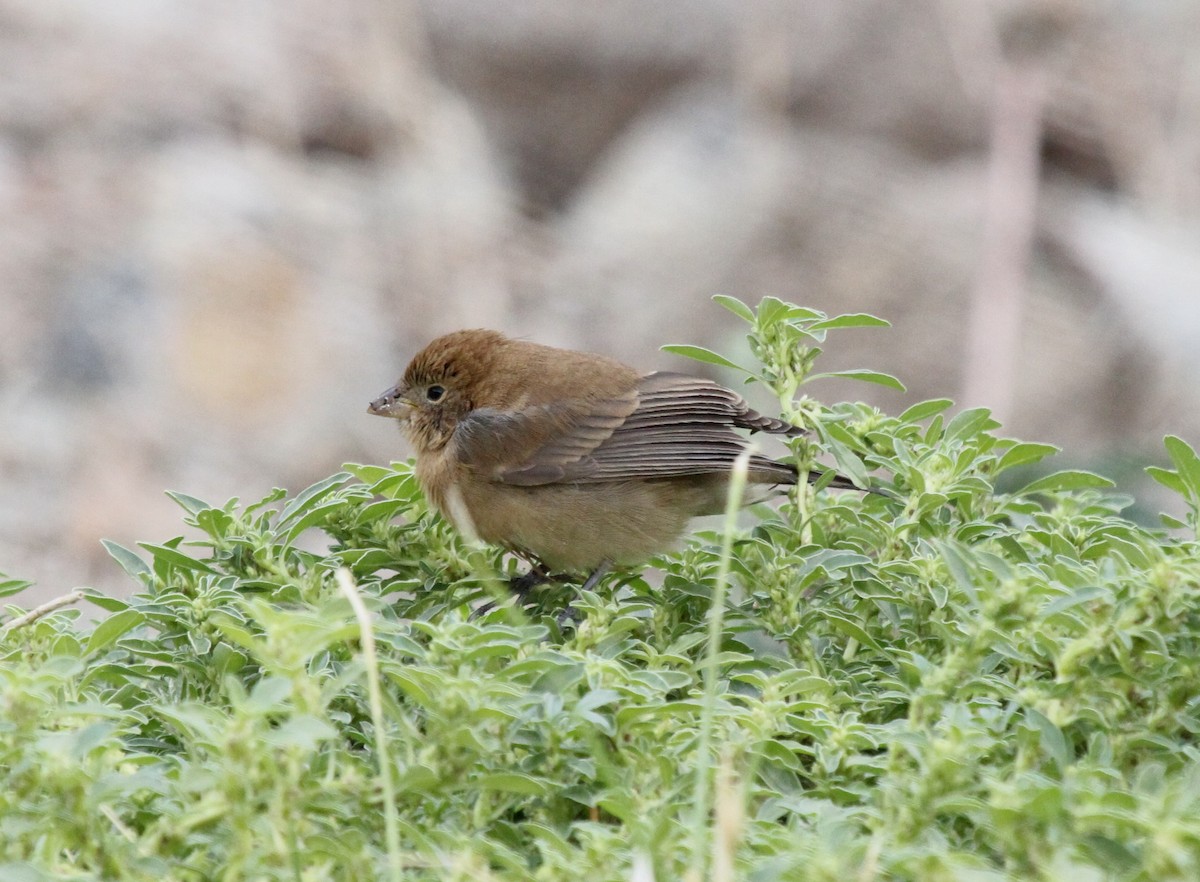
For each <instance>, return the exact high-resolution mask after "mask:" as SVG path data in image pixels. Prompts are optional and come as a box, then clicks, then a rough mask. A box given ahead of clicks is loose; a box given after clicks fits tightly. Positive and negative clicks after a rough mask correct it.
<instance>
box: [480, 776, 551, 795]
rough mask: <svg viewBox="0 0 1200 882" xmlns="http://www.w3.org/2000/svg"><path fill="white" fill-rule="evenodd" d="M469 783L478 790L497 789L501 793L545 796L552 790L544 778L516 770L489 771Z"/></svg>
mask: <svg viewBox="0 0 1200 882" xmlns="http://www.w3.org/2000/svg"><path fill="white" fill-rule="evenodd" d="M471 784H472V786H473V787H477V788H479V789H480V790H498V791H500V792H501V793H516V794H518V795H520V796H545V795H546V794H548V793H550V792H551V790H552V787H551V784H550V782H549V781H547V780H546V779H545V778H535V777H534V776H533V775H521V774H518V773H516V772H491V773H490V774H487V775H480V776H479V777H478V778H476V779H474V780H473V781H472V782H471Z"/></svg>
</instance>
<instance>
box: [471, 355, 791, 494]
mask: <svg viewBox="0 0 1200 882" xmlns="http://www.w3.org/2000/svg"><path fill="white" fill-rule="evenodd" d="M735 428H742V429H748V430H750V431H752V432H770V433H773V434H788V435H795V434H799V433H800V432H801V431H802V430H801V429H800V428H798V427H797V426H793V425H791V424H790V423H785V422H783V421H781V420H776V419H772V418H770V417H766V416H763V415H762V414H760V413H758V412H756V411H754V410H753V409H751V408H750V406H749V405H748V404H747V403H746V402H745V400H744V399H743V398H742V397H741V396H740V395H738V394H737V393H736V392H733V391H732V390H729V389H726V388H724V387H723V386H720V385H718V384H717V383H713V382H711V381H709V380H704V379H701V378H699V377H690V376H687V375H684V374H674V373H665V372H662V373H654V374H649V375H647V376H645V377H642V378H641V379H640V380H639V381H638V383H637V385H636V386H635V387H634V388H633V389H631V390H630V391H629V393H628V394H627V395H624V396H621V397H617V398H609V399H603V400H599V401H570V402H561V403H555V404H548V405H539V406H536V407H530V408H527V409H524V410H520V411H516V412H504V411H496V410H490V409H486V408H484V409H479V410H475V411H472V412H471V413H470V414H469V415H468V416H467V417H466V418H465V419H463V420H462V421H461V422H460V423H459V426H458V428H457V430H456V431H455V436H454V441H453V442H452V443H455V444H456V445H458V455H459V457H460V459H461V461H463V462H466V463H468V464H470V465H471V466H472V467H474V468H475V469H477V470H480V471H483V472H485V473H487V474H489V475H490V476H491V478H492V479H493V480H496V481H500V482H502V483H507V484H515V485H521V486H536V485H541V484H554V483H560V482H567V483H600V482H609V481H625V480H631V479H639V478H640V479H647V478H673V477H682V476H685V475H703V474H714V473H724V472H727V471H729V469H730V468H731V467H732V466H733V461H734V459H735V458H736V457H737V456H738V454H739V453H741V452H742V450H743V449H744V448H745V446H746V441H745V439H744V438H742V437H741V436H740V435H738V434H737V432H735V431H734V429H735ZM750 471H751V474H752V475H753V477H754V479H755V480H757V481H778V482H780V483H791V482H794V481H795V479H796V471H795V469H794V468H793V467H792V466H790V465H789V464H787V463H779V462H775V461H774V460H772V459H769V458H767V457H765V456H761V455H759V454H754V455H753V456H751V458H750Z"/></svg>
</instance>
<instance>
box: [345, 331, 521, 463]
mask: <svg viewBox="0 0 1200 882" xmlns="http://www.w3.org/2000/svg"><path fill="white" fill-rule="evenodd" d="M507 340H508V338H506V337H505V336H504V335H503V334H500V333H498V332H496V331H485V330H470V331H455V332H454V333H452V334H446V335H445V336H443V337H438V338H437V339H436V340H434V341H433V342H432V343H430V344H429V345H428V346H426V347H425V348H424V349H422V350H421V351H420V352H418V353H417V354H416V355H415V356H414V357H413V360H412V361H411V362H409V364H408V367H407V368H406V369H405V371H404V376H403V377H402V378H401V380H400V382H399V383H397V384H396V385H395V386H393V387H392V388H391V389H388V390H387V391H386V392H384V393H383V395H381V396H380V397H379V398H377V399H375V400H374V401H372V402H371V404H370V405H369V406H368V407H367V412H368V413H373V414H375V415H376V416H384V417H391V418H392V419H396V420H399V421H400V424H401V427H402V428H403V429H404V431H405V433H406V434H407V435H408V437H409V440H410V441H411V442H412V444H413V446H414V447H415V448H416V450H417V453H418V454H420V453H423V452H427V451H432V450H437V449H439V448H441V447H444V446H445V444H446V442H447V441H449V440H450V436H451V435H453V434H454V429H455V427H456V426H457V425H458V421H459V420H460V419H462V418H463V416H465V415H466V414H468V413H470V412H471V411H472V410H474V409H475V408H476V407H480V406H482V405H485V404H486V403H487V401H486V396H487V389H486V378H487V377H488V376H489V373H490V372H491V370H492V367H493V364H494V362H495V359H496V355H497V353H498V352H499V351H500V349H501V348H503V346H504V345H505V343H506V342H507Z"/></svg>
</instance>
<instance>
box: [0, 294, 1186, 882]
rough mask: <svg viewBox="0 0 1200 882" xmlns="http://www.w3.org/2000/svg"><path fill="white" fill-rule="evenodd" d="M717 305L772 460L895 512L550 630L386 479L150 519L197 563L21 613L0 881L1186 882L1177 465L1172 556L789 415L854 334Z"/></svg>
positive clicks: (998, 452)
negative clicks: (787, 426)
mask: <svg viewBox="0 0 1200 882" xmlns="http://www.w3.org/2000/svg"><path fill="white" fill-rule="evenodd" d="M720 302H721V303H722V305H724V306H726V307H727V308H728V309H730V311H731V312H733V313H734V314H736V315H737V316H739V317H741V318H742V319H743V320H745V321H746V322H747V323H748V324H749V333H750V342H751V350H752V351H753V353H754V355H755V357H756V358H757V359H758V360H759V361H760V362H761V365H762V366H761V367H759V368H756V369H755V371H754V374H755V375H756V376H757V377H758V379H759V380H760V381H761V382H763V383H765V384H766V386H767V387H768V388H770V389H771V390H772V391H773V392H774V393H775V394H776V395H777V396H778V397H779V399H780V406H781V408H782V410H783V412H784V413H785V414H786V415H787V416H788V417H790V418H792V419H794V420H797V421H802V422H803V423H804V424H806V425H810V426H812V427H813V429H814V432H813V433H812V434H811V435H810V436H808V437H807V438H805V439H798V440H797V441H795V442H793V446H794V453H795V455H796V457H797V461H798V462H800V463H801V464H802V465H803V466H808V465H811V464H812V458H813V456H814V455H815V454H816V453H817V452H823V453H824V454H826V455H827V457H831V458H832V461H833V462H834V463H836V465H837V467H838V468H839V469H840V470H841V471H843V472H844V473H846V474H849V475H852V476H855V477H857V478H859V479H865V478H866V477H867V475H868V474H870V475H871V480H873V481H874V482H876V483H882V484H884V485H886V486H888V487H890V488H891V489H892V490H893V491H894V493H895V497H894V498H892V497H889V496H885V495H881V494H861V493H853V492H836V493H835V492H831V491H829V490H826V489H821V488H820V483H821V482H818V485H817V487H816V488H805V489H804V490H803V491H802V492H799V493H796V494H793V496H792V497H789V498H788V499H787V501H785V502H784V503H783V504H782V505H780V506H777V507H761V508H758V509H755V511H754V518H753V519H752V522H750V523H748V522H747V521H746V519H745V518H743V519H742V520H741V521H740V522H739V523H740V524H741V526H735V525H733V524H732V523H728V524H727V525H726V527H725V528H724V529H723V530H720V531H717V532H712V533H701V534H699V535H697V536H695V537H694V538H692V539H691V540H690V541H689V542H688V543H687V545H686V547H685V548H684V549H682V550H681V551H680V552H679V553H678V554H676V555H671V556H667V557H664V558H662V559H661V560H658V561H656V562H655V564H654V566H653V567H652V568H651V569H649V570H647V572H646V573H644V574H641V575H630V574H626V575H625V576H623V577H621V578H617V579H609V580H606V582H605V583H603V584H602V586H601V590H600V591H598V592H597V593H595V594H589V595H587V596H584V597H581V598H578V599H577V600H576V601H575V607H576V609H577V610H578V611H579V612H580V613H581V621H580V623H579V625H578V627H570V626H560V624H559V618H560V617H559V616H558V615H557V613H558V611H559V610H560V608H561V606H562V604H563V603H564V602H565V601H566V600H567V599H568V598H569V596H570V595H569V592H568V591H567V590H565V589H556V588H553V587H552V588H550V589H548V590H547V591H545V592H543V593H542V594H541V595H539V597H538V600H537V605H536V606H535V607H533V608H531V609H529V610H528V611H526V612H525V613H522V612H520V611H517V610H514V609H512V608H511V607H509V606H500V607H498V608H496V609H493V610H492V611H490V612H488V613H487V614H486V615H483V616H481V617H478V618H474V619H473V618H471V615H470V612H471V607H472V605H474V604H475V601H478V600H481V599H483V598H486V597H488V596H493V595H496V594H498V593H499V592H501V591H502V590H503V586H502V582H501V581H500V578H503V577H504V576H507V575H509V574H511V573H513V572H515V571H516V568H515V563H514V562H513V561H511V560H506V559H503V558H502V557H501V556H500V555H499V554H498V553H496V552H495V551H494V550H490V549H479V548H469V547H466V546H465V545H463V544H462V543H461V541H460V540H459V539H458V538H457V537H456V536H455V535H454V534H453V532H452V531H451V530H450V529H449V528H448V527H447V526H446V525H445V524H443V523H442V521H441V520H440V519H438V518H437V517H435V516H433V515H431V514H430V513H429V512H428V511H427V510H426V508H425V505H424V502H423V500H422V499H421V496H420V495H419V492H418V489H417V487H416V485H415V481H414V479H413V477H412V474H411V471H410V468H409V466H408V465H406V464H402V463H401V464H394V465H393V466H392V467H390V468H382V467H376V466H347V467H346V470H345V471H343V472H340V473H338V474H336V475H333V476H332V477H330V478H328V479H327V480H325V481H322V482H320V483H318V484H316V485H314V486H312V487H309V488H308V489H307V490H305V491H304V492H302V493H300V494H298V495H296V496H294V497H291V498H288V497H286V495H285V494H284V493H283V492H282V491H280V492H277V493H275V494H273V495H271V496H269V497H268V498H266V499H264V500H261V501H259V502H256V503H254V504H252V505H245V506H243V505H241V504H239V503H238V501H237V500H233V501H230V502H228V503H226V504H224V505H220V506H212V505H208V504H206V503H203V502H201V501H199V500H197V499H193V498H191V497H188V496H185V495H182V494H173V496H174V498H175V499H176V500H177V501H178V503H179V504H180V506H181V507H182V508H183V510H184V512H185V521H186V522H187V524H188V525H190V526H191V527H193V528H195V531H194V533H193V535H198V536H199V537H200V538H199V539H195V540H191V541H184V540H183V539H182V538H175V539H171V540H169V541H166V542H163V543H161V544H150V543H144V544H142V545H141V551H140V552H138V553H135V552H134V551H131V550H129V549H125V548H121V547H119V546H116V545H112V544H109V550H110V551H111V552H112V555H113V557H114V558H115V559H116V560H117V562H118V563H119V564H120V565H121V566H122V567H124V568H125V570H126V571H128V573H129V574H130V576H131V577H132V578H133V579H135V580H136V581H137V582H138V585H139V593H137V594H135V595H133V596H132V597H131V598H130V599H129V600H127V601H125V600H117V599H114V598H111V597H103V596H98V595H96V594H94V593H88V599H89V600H90V601H91V602H92V603H94V604H97V605H98V606H100V607H101V608H102V609H103V610H104V612H105V615H104V617H102V618H101V619H100V620H99V621H98V622H96V623H95V624H94V625H87V626H83V625H82V624H81V622H80V619H79V611H78V610H76V609H59V610H56V611H53V612H48V613H46V614H43V615H40V616H37V617H27V618H25V619H23V620H22V619H17V618H15V617H16V616H17V615H19V612H20V611H18V610H15V609H10V613H11V616H10V617H9V618H8V620H7V624H6V625H5V626H4V631H3V633H2V635H0V658H2V663H0V695H2V701H3V713H2V715H0V878H2V879H4V880H8V882H25V880H41V879H78V880H85V879H86V880H93V879H94V880H100V879H104V880H162V879H171V880H208V879H227V880H234V879H254V880H259V879H271V880H273V879H279V880H284V879H287V880H323V879H331V880H366V879H376V878H379V879H393V878H408V879H430V880H433V879H437V880H441V879H470V880H486V879H513V880H517V879H530V878H532V879H545V880H557V879H563V880H577V879H588V880H594V882H600V880H609V879H612V880H628V879H638V880H648V879H652V878H657V879H660V880H668V879H678V878H694V879H701V878H705V877H708V878H713V879H732V878H743V879H763V880H766V879H776V878H787V879H801V880H836V882H845V880H852V879H862V880H870V879H904V880H921V882H929V880H947V882H949V880H954V882H960V880H1062V879H1072V880H1155V882H1160V880H1175V879H1178V880H1192V879H1196V878H1200V763H1198V757H1197V749H1196V744H1195V736H1196V733H1197V732H1198V731H1200V689H1198V686H1197V684H1198V683H1200V670H1198V669H1200V614H1198V610H1197V596H1198V594H1200V554H1198V552H1197V542H1196V537H1197V527H1198V524H1200V522H1198V520H1197V506H1198V505H1200V459H1197V457H1196V455H1195V454H1194V453H1193V452H1192V450H1191V448H1190V447H1188V446H1187V445H1186V444H1184V443H1183V442H1181V441H1179V440H1178V439H1174V438H1169V439H1168V441H1167V449H1168V453H1169V454H1170V456H1171V458H1172V460H1173V463H1174V465H1175V468H1174V469H1172V470H1166V469H1156V470H1152V473H1153V474H1154V476H1155V477H1156V478H1157V479H1158V480H1159V481H1160V482H1162V483H1164V484H1165V485H1167V486H1168V487H1170V488H1171V489H1172V490H1174V491H1175V492H1177V493H1178V494H1179V495H1180V496H1182V497H1183V499H1184V500H1185V501H1186V504H1187V507H1188V510H1189V512H1190V514H1189V515H1188V517H1187V521H1186V523H1179V522H1171V523H1169V524H1168V525H1167V526H1168V528H1169V529H1165V530H1161V531H1156V530H1150V529H1147V528H1145V527H1142V526H1138V525H1136V524H1134V523H1132V522H1130V521H1129V520H1126V519H1124V518H1122V516H1121V514H1120V512H1121V511H1122V508H1123V507H1124V506H1125V505H1126V504H1127V502H1128V500H1125V499H1121V498H1118V497H1115V496H1113V495H1112V494H1111V491H1110V489H1109V482H1107V481H1106V480H1104V479H1103V478H1100V477H1098V476H1096V475H1092V474H1089V473H1086V472H1078V471H1069V472H1059V473H1053V474H1048V475H1046V474H1043V477H1041V478H1039V479H1037V480H1034V481H1033V483H1031V484H1029V485H1028V486H1025V487H1024V488H1023V489H1020V490H1016V491H1014V492H997V491H996V480H997V478H999V477H1000V476H1001V475H1002V474H1004V473H1006V472H1008V471H1009V470H1010V469H1014V468H1016V467H1018V466H1028V465H1029V464H1031V463H1034V462H1036V461H1038V460H1041V459H1043V458H1045V457H1047V456H1049V455H1050V454H1052V453H1053V448H1051V447H1049V446H1047V445H1042V444H1031V443H1021V442H1017V441H1013V440H1009V439H1004V438H1001V437H999V436H998V435H997V434H996V430H997V429H998V428H999V427H998V425H997V424H996V423H995V421H993V420H992V419H991V417H990V415H989V414H988V412H987V411H985V410H968V411H963V412H960V413H957V414H956V415H954V416H953V417H952V418H947V417H946V413H947V411H948V410H949V409H950V408H951V402H949V401H944V400H940V401H930V402H925V403H922V404H918V405H916V406H914V407H912V408H910V409H909V410H907V411H906V412H904V413H902V414H900V415H899V416H887V415H884V414H881V413H879V412H877V411H875V410H873V409H871V408H868V407H866V406H864V405H859V404H842V405H837V406H835V407H832V408H826V407H824V406H822V405H820V404H818V403H817V402H815V401H813V400H811V399H809V398H805V397H801V398H797V397H796V395H797V391H798V389H799V387H800V385H801V384H802V383H803V382H804V381H806V380H808V379H812V377H813V375H812V374H811V371H812V368H813V363H814V359H815V358H816V356H817V354H818V353H819V351H820V350H819V347H820V346H821V345H822V343H823V341H824V337H825V333H826V332H827V331H829V330H831V329H834V328H838V327H846V326H855V325H871V324H881V323H880V322H878V320H875V319H871V318H870V317H866V316H843V317H839V318H836V319H827V318H826V317H825V316H823V315H820V314H818V313H815V312H812V311H809V310H804V309H800V308H798V307H794V306H790V305H788V304H785V303H782V302H780V301H777V300H772V299H767V300H764V301H763V302H762V304H760V306H759V307H758V309H757V310H756V311H751V310H750V309H749V308H747V307H745V306H744V305H742V304H740V303H738V302H737V301H734V300H732V299H730V298H721V299H720ZM677 348H678V349H682V350H684V351H685V352H686V353H687V354H691V355H693V356H695V357H699V358H702V359H705V360H709V361H718V362H721V363H726V364H731V363H729V362H727V361H726V360H725V359H723V358H722V357H720V356H717V355H715V354H713V353H707V352H705V351H704V350H698V349H694V348H692V347H677ZM747 373H749V372H747ZM855 373H857V374H858V375H859V376H860V377H861V378H862V379H866V380H871V381H875V382H884V383H890V384H894V383H895V381H894V380H893V379H891V378H890V377H887V376H884V375H880V374H875V373H871V372H866V371H863V372H855ZM321 533H323V534H324V535H325V536H327V537H329V539H330V540H331V543H332V544H329V543H328V542H326V543H318V542H316V541H314V537H319V536H320V535H321ZM326 545H328V547H325V546H326ZM317 547H321V550H319V551H317V550H313V549H314V548H317ZM342 568H345V569H344V571H342ZM339 571H342V573H341V575H340V576H339ZM498 576H499V577H500V578H498ZM22 587H24V583H22V582H20V581H18V580H9V581H3V580H0V591H3V592H4V593H7V594H13V593H16V592H17V591H19V590H20V589H21V588H22ZM360 603H361V604H364V605H365V607H366V611H365V612H364V611H363V610H361V609H360V610H359V614H358V615H356V606H357V605H359V604H360ZM364 622H365V623H367V624H368V627H366V628H364V627H363V623H364Z"/></svg>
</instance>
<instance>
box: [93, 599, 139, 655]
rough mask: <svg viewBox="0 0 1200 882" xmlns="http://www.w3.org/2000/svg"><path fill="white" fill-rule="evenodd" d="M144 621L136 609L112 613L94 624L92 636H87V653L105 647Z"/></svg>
mask: <svg viewBox="0 0 1200 882" xmlns="http://www.w3.org/2000/svg"><path fill="white" fill-rule="evenodd" d="M145 621H146V617H145V616H143V615H142V614H141V613H140V612H138V611H137V610H136V609H126V610H122V611H121V612H118V613H113V614H112V615H111V616H109V617H108V618H107V619H105V620H104V621H102V622H100V624H98V625H97V626H96V629H95V630H94V631H92V636H91V637H89V638H88V642H87V651H88V653H93V652H99V651H100V650H102V649H107V648H108V647H109V646H111V645H112V644H113V643H114V642H116V640H117V639H118V638H119V637H121V636H122V635H123V634H125V633H127V632H129V631H132V630H133V629H134V628H136V627H137V626H138V625H141V624H142V623H144V622H145Z"/></svg>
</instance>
